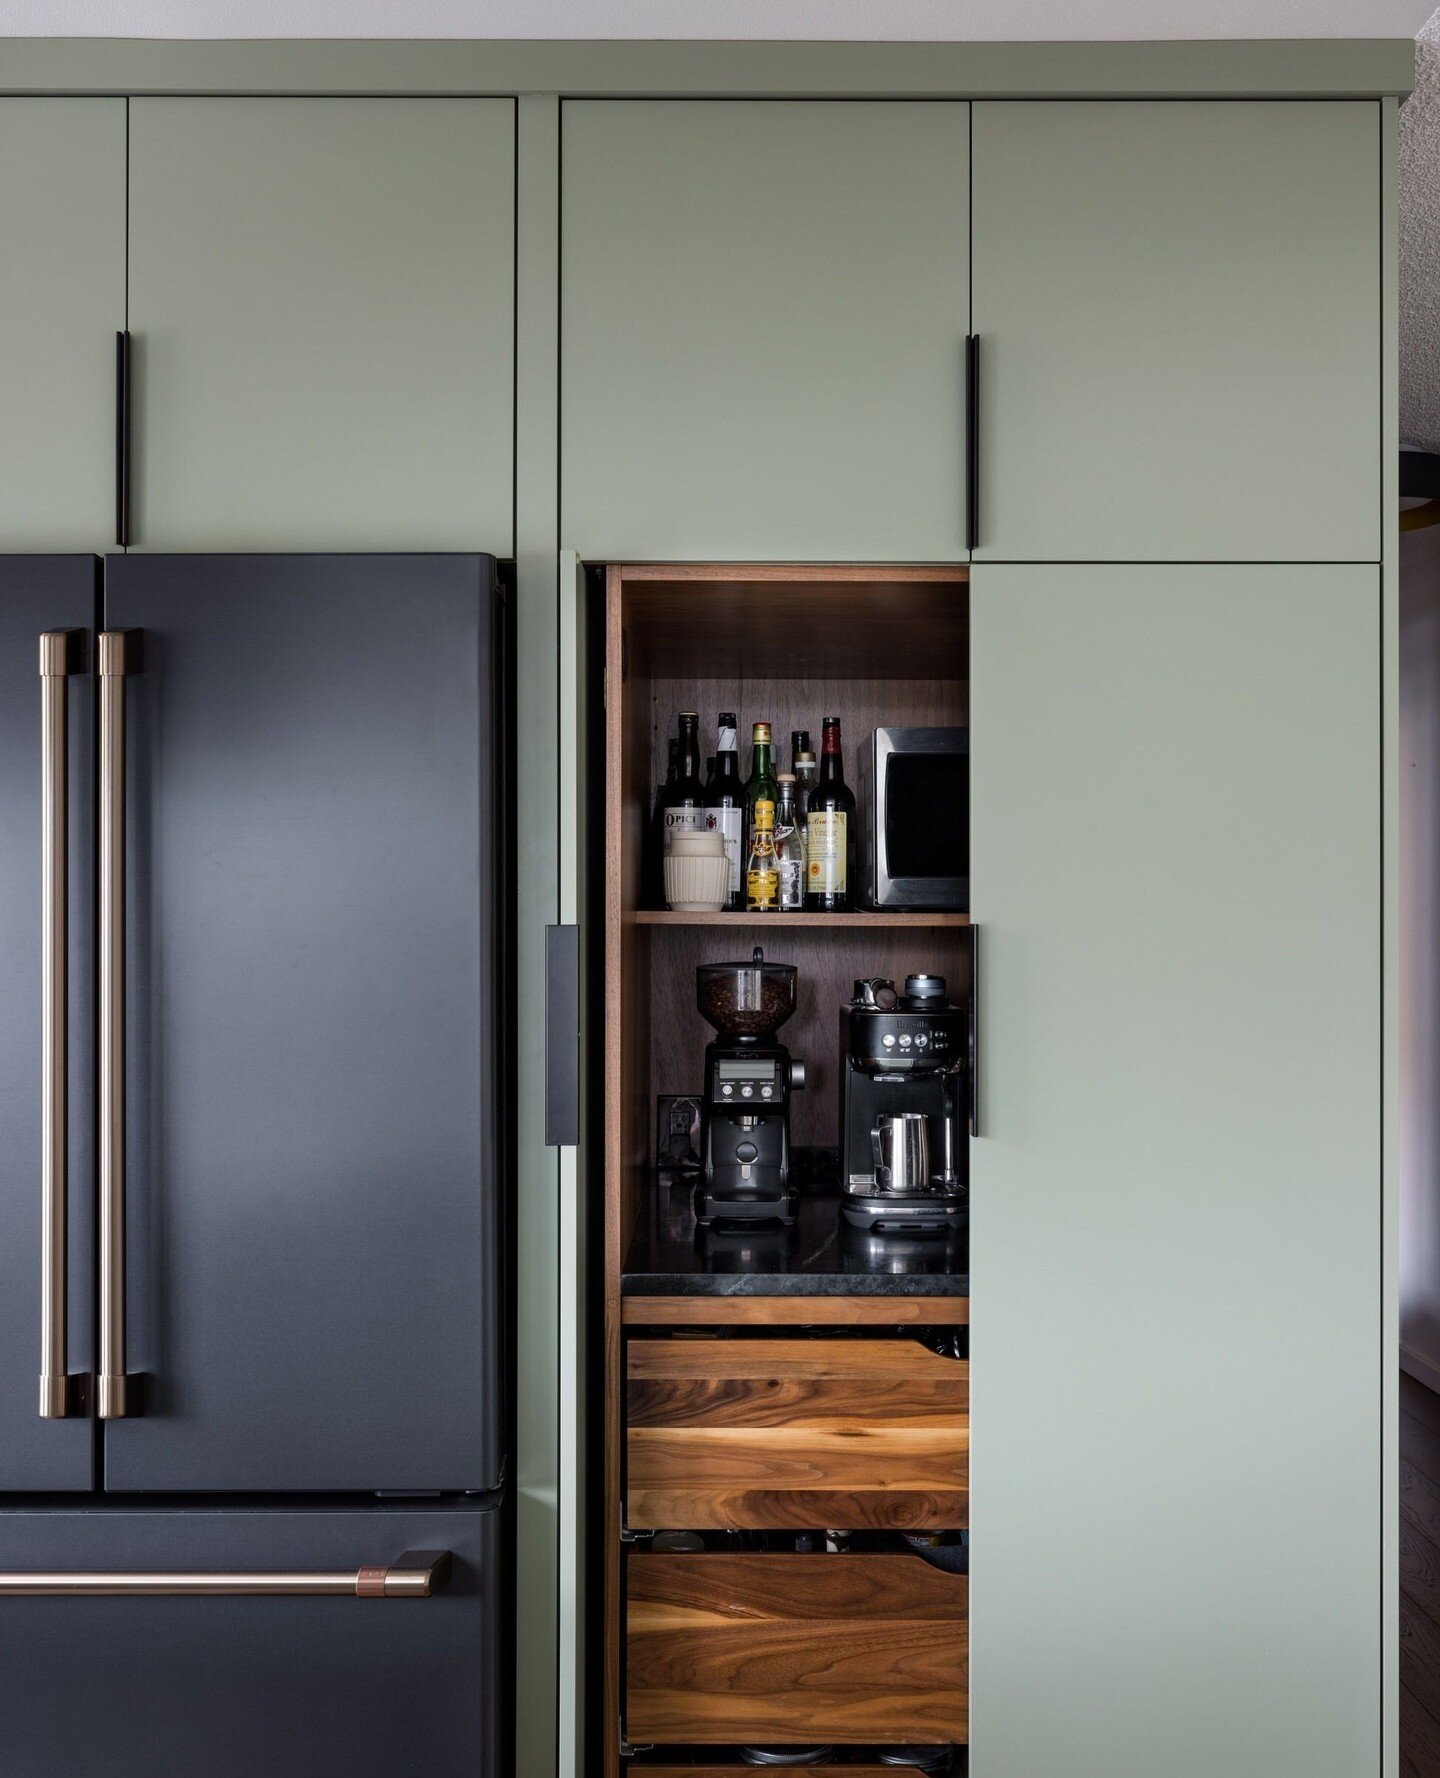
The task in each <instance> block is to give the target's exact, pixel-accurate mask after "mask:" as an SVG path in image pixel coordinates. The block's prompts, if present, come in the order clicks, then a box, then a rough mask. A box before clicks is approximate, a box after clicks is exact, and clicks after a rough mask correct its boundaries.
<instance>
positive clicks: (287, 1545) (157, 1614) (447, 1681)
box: [0, 1506, 501, 1778]
mask: <svg viewBox="0 0 1440 1778" xmlns="http://www.w3.org/2000/svg"><path fill="white" fill-rule="evenodd" d="M499 1517H500V1514H499V1512H498V1511H494V1510H492V1511H481V1510H475V1509H469V1508H447V1509H443V1510H411V1509H410V1508H408V1507H406V1508H398V1507H386V1506H374V1507H358V1508H354V1509H344V1510H331V1509H305V1508H301V1509H297V1510H271V1509H256V1510H251V1511H246V1510H240V1509H228V1510H224V1511H210V1510H189V1509H186V1510H177V1511H169V1512H164V1511H139V1512H136V1511H131V1510H128V1509H125V1508H106V1509H100V1510H95V1511H90V1512H86V1511H82V1510H75V1509H73V1508H57V1509H44V1510H34V1511H13V1512H0V1575H4V1574H12V1575H18V1574H26V1575H34V1576H43V1577H46V1579H48V1578H49V1577H50V1576H51V1575H53V1574H56V1573H59V1574H70V1575H74V1574H76V1573H79V1572H84V1573H85V1574H86V1575H87V1576H89V1577H93V1578H94V1579H95V1580H97V1581H101V1582H102V1584H103V1580H104V1577H118V1579H119V1582H120V1584H125V1585H134V1584H136V1583H137V1582H138V1581H139V1579H140V1577H142V1576H151V1577H165V1579H166V1580H173V1579H174V1577H176V1576H177V1575H186V1574H189V1575H203V1576H204V1577H205V1579H206V1581H207V1583H214V1584H215V1585H216V1587H217V1590H216V1591H213V1592H208V1593H207V1594H205V1595H203V1596H198V1597H196V1596H184V1595H180V1594H177V1593H174V1592H171V1591H165V1592H161V1593H158V1594H139V1595H135V1596H114V1597H105V1596H70V1597H65V1596H49V1597H46V1596H28V1597H0V1671H3V1673H4V1676H5V1678H4V1688H3V1689H4V1696H5V1704H4V1709H3V1711H0V1771H4V1772H5V1773H6V1774H8V1775H10V1778H68V1775H69V1774H80V1773H84V1772H96V1773H100V1772H103V1773H105V1774H106V1778H154V1774H156V1773H157V1772H204V1773H205V1774H206V1778H286V1775H287V1774H290V1773H295V1774H300V1773H304V1774H305V1778H394V1775H395V1774H396V1773H399V1772H424V1773H425V1774H426V1778H498V1773H499V1764H498V1760H499V1752H498V1747H497V1735H498V1731H499V1725H500V1716H501V1712H500V1689H499V1686H500V1682H499V1675H498V1670H497V1669H498V1649H497V1642H496V1628H497V1622H498V1611H499V1597H500V1586H499V1576H498V1574H497V1562H498V1559H499V1547H500V1538H499V1523H498V1521H499ZM409 1550H426V1551H448V1552H449V1554H450V1557H451V1561H450V1565H449V1573H448V1575H447V1576H443V1578H442V1584H440V1585H439V1586H438V1587H437V1588H436V1590H435V1591H434V1592H433V1593H431V1594H429V1595H428V1596H426V1595H425V1594H424V1593H423V1592H422V1591H421V1590H419V1589H418V1588H417V1589H415V1590H414V1591H413V1592H412V1593H411V1594H410V1595H409V1596H406V1594H405V1593H404V1592H403V1591H401V1592H399V1593H397V1592H395V1591H394V1590H393V1589H392V1590H391V1591H390V1592H389V1595H388V1596H387V1594H386V1589H385V1584H384V1581H383V1579H382V1578H381V1577H380V1575H379V1574H378V1573H376V1572H375V1571H378V1570H384V1569H387V1568H389V1569H391V1570H392V1574H393V1565H394V1564H395V1563H396V1559H397V1558H398V1557H399V1556H400V1555H401V1554H402V1552H404V1551H409ZM239 1576H244V1577H245V1580H246V1581H247V1582H250V1583H253V1584H255V1585H257V1586H259V1587H260V1588H261V1589H266V1588H267V1587H268V1585H270V1584H274V1585H276V1586H279V1585H282V1584H287V1583H288V1585H287V1590H286V1591H285V1592H270V1591H268V1590H261V1591H258V1592H252V1591H248V1590H247V1591H244V1592H241V1591H235V1592H233V1593H231V1592H226V1591H224V1590H220V1589H221V1588H223V1586H224V1584H225V1582H226V1578H227V1577H239ZM352 1576H353V1577H358V1586H352V1587H349V1588H347V1589H344V1590H341V1588H340V1582H341V1581H343V1580H345V1579H347V1578H348V1577H352ZM322 1577H323V1578H324V1579H326V1580H328V1581H329V1582H330V1583H331V1587H330V1589H327V1590H324V1591H320V1590H317V1591H314V1592H311V1591H309V1590H308V1589H309V1585H310V1584H311V1582H312V1581H314V1580H318V1579H320V1578H322ZM296 1583H300V1584H302V1585H303V1586H304V1587H305V1590H303V1591H298V1592H292V1591H289V1590H288V1586H289V1585H294V1584H296ZM182 1584H183V1583H182ZM357 1595H358V1596H357Z"/></svg>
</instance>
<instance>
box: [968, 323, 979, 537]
mask: <svg viewBox="0 0 1440 1778" xmlns="http://www.w3.org/2000/svg"><path fill="white" fill-rule="evenodd" d="M979 545H980V335H979V334H978V333H967V334H966V335H965V547H966V549H969V550H973V549H978V548H979Z"/></svg>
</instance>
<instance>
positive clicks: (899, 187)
mask: <svg viewBox="0 0 1440 1778" xmlns="http://www.w3.org/2000/svg"><path fill="white" fill-rule="evenodd" d="M969 127H970V124H969V108H968V106H966V105H965V104H963V103H948V102H947V103H920V104H890V103H837V102H828V101H826V102H819V103H808V102H787V101H779V102H771V101H763V100H760V101H746V100H724V101H678V102H671V101H653V102H652V101H648V100H643V101H621V102H612V101H574V102H567V103H566V104H565V105H564V107H563V119H562V128H563V136H562V143H563V174H562V179H563V183H562V202H563V209H562V217H561V229H562V244H563V255H564V258H563V266H564V275H563V279H562V287H561V346H560V362H561V473H560V486H561V518H562V523H561V535H562V538H563V540H564V541H565V542H566V543H567V544H568V545H570V546H571V547H573V548H575V549H577V550H580V551H582V552H583V553H584V554H585V555H586V556H587V557H589V558H590V559H591V560H602V561H603V560H605V559H607V558H608V559H611V560H624V559H636V558H640V559H655V560H665V559H667V558H679V559H692V560H694V559H699V560H705V561H724V560H733V559H742V560H751V561H767V560H769V561H786V560H810V561H877V560H878V561H891V560H893V561H953V560H956V559H958V558H962V557H963V556H964V553H965V549H964V543H965V531H964V461H963V444H964V394H963V372H964V342H965V333H966V325H967V314H968V302H969V298H968V290H967V285H968V261H969V218H968V207H969V167H968V137H969Z"/></svg>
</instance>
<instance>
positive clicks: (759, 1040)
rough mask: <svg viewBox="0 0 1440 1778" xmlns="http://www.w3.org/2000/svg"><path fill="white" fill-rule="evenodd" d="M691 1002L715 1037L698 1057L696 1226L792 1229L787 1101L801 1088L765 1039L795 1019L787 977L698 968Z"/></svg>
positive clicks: (796, 1069) (785, 1057)
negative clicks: (701, 1079) (700, 1120)
mask: <svg viewBox="0 0 1440 1778" xmlns="http://www.w3.org/2000/svg"><path fill="white" fill-rule="evenodd" d="M695 996H696V1000H697V1001H698V1003H699V1007H700V1011H701V1013H702V1014H703V1015H704V1017H705V1019H706V1020H707V1022H708V1023H709V1024H710V1025H712V1026H713V1027H714V1029H715V1030H716V1031H717V1032H718V1033H719V1036H718V1038H717V1039H716V1040H715V1041H714V1042H713V1043H709V1044H707V1045H706V1047H705V1100H704V1104H705V1120H704V1121H705V1128H704V1135H703V1138H702V1141H701V1155H702V1167H701V1179H700V1184H699V1186H698V1188H697V1193H696V1221H697V1222H698V1223H699V1224H700V1225H701V1227H702V1228H708V1227H710V1226H711V1225H712V1224H715V1223H733V1222H778V1223H782V1224H784V1225H785V1226H786V1227H787V1228H788V1227H789V1226H790V1225H791V1224H792V1223H793V1222H794V1221H795V1194H794V1192H793V1191H792V1190H791V1187H790V1095H791V1093H792V1092H797V1091H798V1090H799V1089H800V1088H801V1087H803V1086H804V1085H805V1064H804V1063H803V1062H799V1061H792V1060H791V1057H790V1052H789V1050H787V1049H786V1048H785V1046H784V1044H781V1043H776V1042H775V1033H776V1032H777V1031H778V1030H779V1029H780V1027H781V1026H782V1025H783V1024H784V1023H785V1021H786V1019H788V1018H789V1017H790V1015H791V1013H793V1012H794V1010H795V969H794V966H793V965H792V964H789V963H767V962H766V961H765V954H764V952H763V951H762V950H761V949H760V947H759V946H758V945H757V946H756V947H755V954H754V956H753V957H752V958H751V960H750V962H748V963H702V964H700V965H699V967H698V968H697V969H696V971H695Z"/></svg>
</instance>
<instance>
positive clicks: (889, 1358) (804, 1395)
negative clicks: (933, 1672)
mask: <svg viewBox="0 0 1440 1778" xmlns="http://www.w3.org/2000/svg"><path fill="white" fill-rule="evenodd" d="M627 1355H628V1356H627V1386H626V1439H625V1446H626V1449H625V1456H626V1518H627V1523H628V1524H629V1525H630V1526H631V1527H632V1528H638V1529H645V1530H710V1529H727V1530H781V1529H786V1528H792V1529H802V1530H803V1529H808V1528H813V1527H833V1528H835V1529H839V1530H857V1531H858V1530H890V1531H944V1530H961V1529H964V1528H965V1526H966V1525H967V1524H968V1518H969V1515H968V1505H969V1455H970V1451H969V1447H970V1424H969V1392H970V1367H969V1364H968V1362H966V1361H965V1360H963V1359H955V1358H945V1357H941V1356H939V1355H938V1354H937V1353H934V1352H932V1351H930V1350H929V1349H928V1348H927V1347H925V1346H922V1345H920V1344H919V1343H918V1342H917V1341H914V1340H898V1339H874V1340H869V1339H832V1340H827V1339H767V1340H753V1339H752V1340H738V1339H717V1340H687V1339H669V1340H663V1339H659V1340H655V1339H633V1340H631V1341H630V1342H629V1343H628V1347H627Z"/></svg>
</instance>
